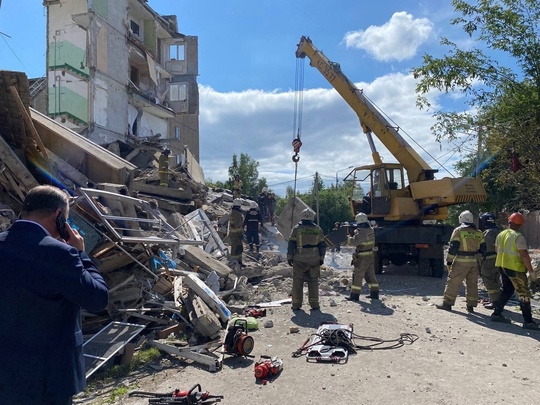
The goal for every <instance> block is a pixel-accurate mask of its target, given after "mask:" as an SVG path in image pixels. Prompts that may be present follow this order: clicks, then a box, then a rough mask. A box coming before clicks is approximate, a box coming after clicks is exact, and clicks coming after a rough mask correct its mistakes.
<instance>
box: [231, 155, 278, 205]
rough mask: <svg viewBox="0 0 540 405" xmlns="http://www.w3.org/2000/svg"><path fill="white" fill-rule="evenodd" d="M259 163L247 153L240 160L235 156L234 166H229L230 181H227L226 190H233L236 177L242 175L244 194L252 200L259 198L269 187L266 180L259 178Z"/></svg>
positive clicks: (233, 159)
mask: <svg viewBox="0 0 540 405" xmlns="http://www.w3.org/2000/svg"><path fill="white" fill-rule="evenodd" d="M258 167H259V162H257V161H256V160H253V159H252V158H251V157H250V156H249V155H248V154H247V153H241V154H240V159H238V157H237V155H236V154H234V155H233V158H232V164H231V166H229V179H228V180H227V181H225V183H224V184H225V188H228V189H232V186H233V182H234V175H235V174H238V175H240V180H242V194H247V195H249V196H251V197H252V198H255V197H257V195H258V194H259V193H260V192H261V190H262V188H263V187H267V185H266V179H265V178H264V177H262V178H259V170H258Z"/></svg>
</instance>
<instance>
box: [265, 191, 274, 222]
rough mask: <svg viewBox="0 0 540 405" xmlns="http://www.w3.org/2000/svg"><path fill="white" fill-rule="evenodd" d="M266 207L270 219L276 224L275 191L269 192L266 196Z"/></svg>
mask: <svg viewBox="0 0 540 405" xmlns="http://www.w3.org/2000/svg"><path fill="white" fill-rule="evenodd" d="M266 208H267V209H268V219H269V220H270V222H271V223H272V226H274V225H275V219H274V216H275V214H276V195H275V194H274V193H268V196H267V197H266Z"/></svg>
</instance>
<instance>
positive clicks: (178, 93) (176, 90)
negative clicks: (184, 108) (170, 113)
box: [169, 83, 187, 101]
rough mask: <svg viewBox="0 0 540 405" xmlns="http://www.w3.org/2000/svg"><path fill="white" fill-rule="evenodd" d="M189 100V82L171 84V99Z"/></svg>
mask: <svg viewBox="0 0 540 405" xmlns="http://www.w3.org/2000/svg"><path fill="white" fill-rule="evenodd" d="M185 100H187V83H176V84H173V83H171V84H170V91H169V101H185Z"/></svg>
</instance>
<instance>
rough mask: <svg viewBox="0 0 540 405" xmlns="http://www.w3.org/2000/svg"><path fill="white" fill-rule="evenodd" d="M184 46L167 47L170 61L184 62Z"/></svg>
mask: <svg viewBox="0 0 540 405" xmlns="http://www.w3.org/2000/svg"><path fill="white" fill-rule="evenodd" d="M185 52H186V46H185V45H184V44H173V45H169V59H170V60H185V58H186V55H185Z"/></svg>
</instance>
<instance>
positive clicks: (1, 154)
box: [0, 136, 39, 192]
mask: <svg viewBox="0 0 540 405" xmlns="http://www.w3.org/2000/svg"><path fill="white" fill-rule="evenodd" d="M0 161H1V162H2V163H4V164H5V165H6V166H7V167H9V169H10V171H11V172H12V173H14V174H16V176H17V180H18V182H19V183H20V184H22V185H23V186H24V188H25V191H26V192H28V191H29V190H30V189H32V188H34V187H35V186H38V185H39V183H38V182H37V180H36V179H35V178H34V176H32V173H30V171H29V170H28V169H27V168H26V166H25V165H24V164H23V163H22V162H21V161H20V160H19V158H18V157H17V155H16V154H15V153H14V152H13V150H12V149H11V147H10V146H9V145H8V144H7V142H6V141H5V140H4V138H2V137H1V136H0Z"/></svg>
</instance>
